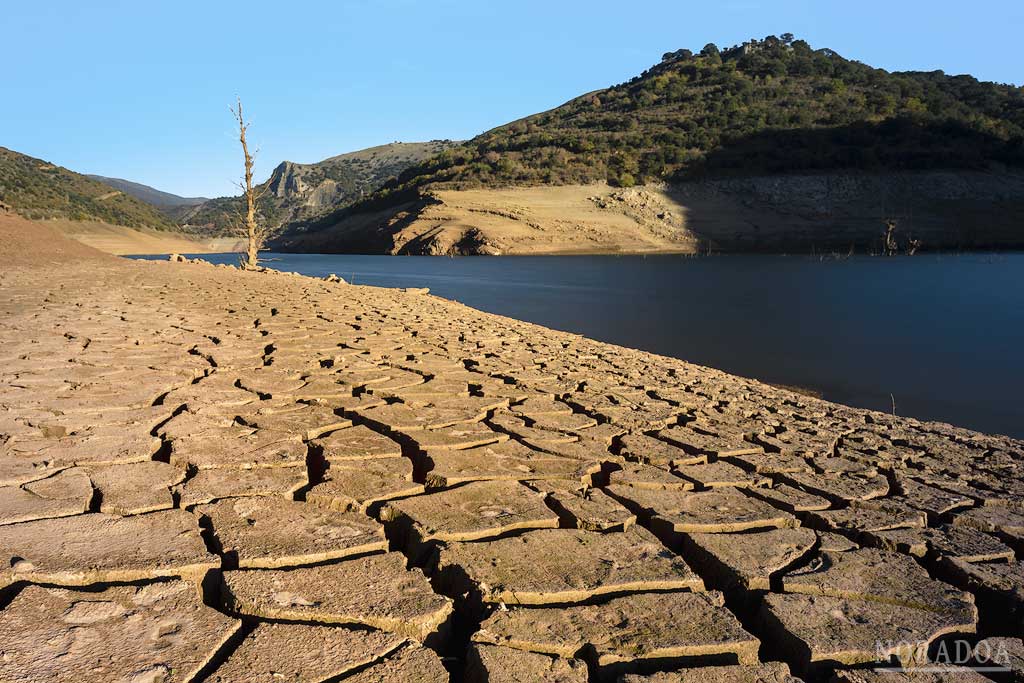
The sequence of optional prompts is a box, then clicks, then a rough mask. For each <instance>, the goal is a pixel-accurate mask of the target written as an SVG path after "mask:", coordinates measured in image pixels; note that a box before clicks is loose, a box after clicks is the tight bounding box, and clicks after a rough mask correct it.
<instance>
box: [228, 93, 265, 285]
mask: <svg viewBox="0 0 1024 683" xmlns="http://www.w3.org/2000/svg"><path fill="white" fill-rule="evenodd" d="M232 113H234V115H235V119H236V120H237V121H238V140H239V142H241V143H242V154H243V155H244V157H245V176H244V183H243V185H242V193H243V195H244V197H245V216H243V217H242V225H243V226H244V227H245V235H246V238H247V240H248V243H247V247H246V253H245V260H244V261H243V264H242V265H243V266H244V267H245V269H246V270H255V269H256V268H258V267H259V262H260V256H259V254H260V248H261V247H263V240H264V235H263V231H262V230H261V229H260V227H259V225H258V224H257V223H256V202H257V200H258V199H259V194H258V193H257V191H256V189H255V188H254V187H253V186H252V166H253V155H252V154H250V153H249V144H248V142H246V139H245V132H246V130H247V129H248V128H249V124H248V123H246V122H245V117H244V116H243V115H242V100H241V98H239V99H238V108H237V109H233V110H232Z"/></svg>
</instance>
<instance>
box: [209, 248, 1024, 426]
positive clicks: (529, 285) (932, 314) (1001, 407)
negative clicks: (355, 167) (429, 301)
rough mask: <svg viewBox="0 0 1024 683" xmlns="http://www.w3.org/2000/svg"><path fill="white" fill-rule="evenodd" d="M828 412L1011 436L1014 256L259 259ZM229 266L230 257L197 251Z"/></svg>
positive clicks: (1022, 383) (1016, 316)
mask: <svg viewBox="0 0 1024 683" xmlns="http://www.w3.org/2000/svg"><path fill="white" fill-rule="evenodd" d="M268 257H269V258H271V259H274V260H272V261H270V262H269V263H268V264H267V265H269V266H271V267H273V268H278V269H280V270H287V271H298V272H300V273H303V274H306V275H313V276H324V275H327V274H330V273H336V274H338V275H340V276H342V277H344V278H345V279H347V280H349V281H350V282H355V283H356V284H363V285H379V286H384V287H429V288H430V290H431V292H432V293H434V294H438V295H440V296H443V297H447V298H449V299H455V300H457V301H460V302H462V303H465V304H468V305H470V306H473V307H474V308H478V309H481V310H484V311H490V312H492V313H500V314H502V315H507V316H511V317H513V318H519V319H522V320H528V321H530V322H535V323H539V324H541V325H546V326H548V327H554V328H557V329H560V330H567V331H571V332H578V333H582V334H584V335H586V336H588V337H592V338H594V339H600V340H602V341H607V342H612V343H615V344H621V345H623V346H630V347H635V348H639V349H644V350H647V351H653V352H655V353H660V354H664V355H667V356H674V357H676V358H682V359H684V360H688V361H692V362H695V363H700V364H702V365H710V366H713V367H716V368H720V369H722V370H726V371H728V372H732V373H735V374H738V375H744V376H747V377H753V378H757V379H760V380H763V381H767V382H773V383H781V384H789V385H797V386H803V387H808V388H812V389H815V390H817V391H820V392H821V393H822V394H823V395H824V396H825V398H827V399H829V400H833V401H838V402H840V403H846V404H849V405H854V406H859V407H863V408H873V409H876V410H884V411H887V412H888V411H891V410H892V403H893V401H895V403H896V412H897V413H898V414H901V415H911V416H914V417H918V418H922V419H935V420H943V421H947V422H952V423H955V424H959V425H963V426H967V427H972V428H975V429H979V430H982V431H988V432H998V433H1003V434H1010V435H1013V436H1017V437H1024V401H1022V400H1021V399H1022V389H1024V360H1022V352H1024V254H992V255H986V254H971V255H924V256H915V257H912V258H907V257H897V258H872V257H854V258H850V259H846V260H841V261H834V260H829V261H821V260H819V259H817V258H812V257H804V256H761V255H751V256H733V255H729V256H710V257H700V258H692V257H682V256H648V257H640V256H572V257H559V256H541V257H523V256H520V257H468V258H454V259H452V258H439V257H424V256H401V257H398V256H348V255H321V254H269V255H268ZM201 258H206V259H208V260H210V261H213V262H215V263H236V262H237V259H238V257H237V255H236V254H214V255H202V256H201Z"/></svg>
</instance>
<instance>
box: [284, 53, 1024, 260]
mask: <svg viewBox="0 0 1024 683" xmlns="http://www.w3.org/2000/svg"><path fill="white" fill-rule="evenodd" d="M1021 169H1024V88H1021V87H1017V86H1013V85H1000V84H995V83H985V82H981V81H978V80H977V79H975V78H973V77H971V76H948V75H946V74H944V73H942V72H941V71H934V72H894V73H891V72H888V71H885V70H882V69H876V68H873V67H870V66H868V65H866V64H862V63H860V62H857V61H853V60H850V59H846V58H844V57H842V56H841V55H839V54H837V53H836V52H834V51H833V50H829V49H813V48H812V47H811V46H810V45H808V44H807V43H806V42H804V41H802V40H795V39H794V38H793V36H792V35H789V34H786V35H783V36H782V37H775V36H769V37H767V38H765V39H764V40H752V41H749V42H747V43H744V44H742V45H738V46H735V47H732V48H728V49H725V50H720V49H719V48H718V47H716V46H715V45H713V44H709V45H707V46H705V47H704V48H703V49H702V50H700V52H697V53H694V52H692V51H690V50H685V49H683V50H678V51H676V52H671V53H668V54H666V55H664V56H663V58H662V60H661V62H660V63H658V64H656V65H654V66H652V67H651V68H650V69H648V70H647V71H645V72H644V73H642V74H641V75H639V76H637V77H635V78H633V79H631V80H630V81H628V82H626V83H622V84H620V85H615V86H612V87H609V88H606V89H603V90H598V91H594V92H591V93H587V94H584V95H581V96H579V97H576V98H574V99H572V100H570V101H569V102H566V103H565V104H563V105H561V106H559V107H556V108H555V109H552V110H550V111H546V112H542V113H538V114H534V115H532V116H528V117H526V118H524V119H520V120H518V121H513V122H511V123H508V124H506V125H503V126H500V127H498V128H495V129H493V130H490V131H487V132H485V133H482V134H481V135H479V136H477V137H476V138H473V139H472V140H469V141H468V142H466V143H464V144H461V145H456V146H453V147H451V148H450V149H447V150H445V151H443V152H442V153H441V154H438V155H436V156H434V157H432V158H430V159H427V160H426V161H424V162H423V163H421V164H418V165H416V166H413V167H411V168H409V169H408V170H406V171H404V172H403V173H402V174H401V175H400V176H399V177H398V178H397V179H396V180H394V181H390V182H388V183H387V184H386V185H385V186H384V187H383V188H381V189H380V190H377V191H376V192H374V193H373V194H372V195H370V196H368V197H366V198H365V199H363V200H361V201H360V202H357V203H356V204H355V205H353V206H351V207H345V208H341V209H339V210H336V211H333V212H331V213H328V214H325V215H323V216H321V217H319V218H317V219H316V220H315V221H308V222H307V223H306V224H304V225H301V226H297V227H298V228H300V229H298V230H292V231H289V232H290V233H292V234H294V235H296V236H301V237H302V239H300V240H298V241H296V242H295V244H296V248H300V247H299V246H298V245H299V244H300V243H301V242H303V241H305V242H307V243H310V244H312V243H313V242H315V243H316V248H317V249H321V250H326V249H330V250H340V251H344V250H348V249H365V248H368V247H367V246H365V245H371V244H372V245H375V246H374V247H373V248H374V249H377V248H380V247H381V246H383V248H384V249H385V250H390V251H395V250H399V249H407V250H408V249H409V248H410V247H409V245H415V247H416V248H417V249H429V250H437V249H442V250H455V251H458V250H461V249H463V247H462V246H460V245H469V246H468V247H466V248H467V249H469V250H470V251H472V250H473V249H477V248H478V245H480V244H482V243H483V242H485V241H486V240H487V238H488V235H483V236H481V235H480V234H478V233H479V232H480V230H478V228H479V227H480V226H481V225H482V224H483V223H482V221H483V220H484V219H483V216H484V213H482V211H483V210H484V209H486V207H480V206H478V207H477V208H476V209H474V211H473V212H470V213H472V214H473V215H467V216H462V215H461V214H459V217H458V221H457V222H458V224H459V230H460V231H461V233H460V234H461V235H462V237H460V234H453V235H450V236H449V237H450V239H448V240H447V241H446V242H445V243H444V244H436V243H435V242H436V240H433V239H432V238H427V232H431V231H432V234H435V233H437V231H438V229H439V227H440V226H442V225H443V222H442V221H440V219H439V218H438V217H439V216H445V215H454V213H453V212H448V211H447V209H446V208H445V207H447V206H449V205H450V203H451V201H452V200H454V201H456V203H460V202H461V200H460V199H459V198H458V197H452V196H451V195H446V197H445V199H444V200H442V199H441V198H440V193H443V192H451V191H465V190H473V189H481V190H494V191H498V190H503V189H506V188H514V187H536V186H559V185H589V184H599V183H607V184H608V185H610V186H612V187H613V188H616V187H618V188H628V187H631V186H634V185H655V184H662V183H667V184H669V185H672V186H677V187H685V186H688V184H692V183H695V182H710V181H713V180H716V179H720V180H725V179H737V178H754V177H760V178H773V177H778V176H782V175H800V174H805V175H806V174H819V175H820V174H833V175H844V174H846V175H848V174H865V173H867V174H872V173H874V174H894V173H895V174H904V173H932V172H938V171H949V170H953V171H957V172H971V173H994V174H1000V173H1004V172H1010V173H1018V174H1019V173H1020V170H1021ZM733 185H735V183H734V184H733ZM733 185H730V187H732V186H733ZM762 185H763V186H764V187H765V188H767V187H768V185H767V184H765V183H762ZM777 185H778V184H777ZM812 185H813V183H811V184H808V183H790V184H788V185H785V187H792V188H796V187H811V186H812ZM855 185H856V187H858V188H869V187H874V185H873V184H872V183H870V182H864V183H855ZM912 185H913V183H911V184H910V185H907V187H911V186H912ZM1011 185H1012V186H1013V187H1017V186H1018V183H1017V182H1016V181H1014V182H1013V183H1011ZM778 186H779V187H780V188H781V187H783V185H778ZM885 186H886V185H885V183H883V184H882V187H885ZM827 187H831V188H832V189H830V190H829V191H830V192H832V191H838V190H839V189H840V187H839V186H827ZM765 191H766V192H767V189H766V190H765ZM851 191H852V190H851ZM683 194H687V193H686V192H684V193H683ZM689 194H693V193H692V192H691V193H689ZM1008 198H1012V199H1013V201H1014V202H1017V201H1019V200H1020V199H1021V198H1020V197H1018V196H1017V195H1016V194H1014V195H1013V196H1012V197H1008ZM795 199H796V200H797V203H798V204H809V203H811V202H812V200H813V198H812V197H811V196H810V195H808V196H806V197H805V196H801V197H796V198H795ZM820 199H821V201H819V202H818V203H819V207H818V210H817V215H818V216H819V217H820V218H821V219H822V221H824V223H822V225H823V227H824V229H823V230H822V231H820V232H819V233H818V234H817V235H816V238H815V239H817V240H820V241H819V242H818V243H817V244H819V245H821V244H831V243H832V242H833V240H832V239H831V238H832V237H834V235H830V234H829V229H830V228H828V226H827V225H825V223H827V220H828V217H829V216H832V215H833V213H830V211H831V209H829V203H830V199H829V197H828V196H825V197H821V198H820ZM862 199H863V202H862V203H858V202H860V198H856V201H854V198H851V197H843V198H842V201H844V202H846V203H848V204H849V205H850V206H853V205H856V206H858V207H860V208H858V209H857V211H858V212H862V213H863V215H864V216H865V218H864V221H865V222H864V223H863V228H864V229H867V228H868V227H870V230H871V231H875V229H876V227H877V225H878V224H880V223H881V221H882V219H883V218H884V217H886V216H887V215H890V214H889V212H892V211H893V210H894V208H893V204H894V203H895V202H896V201H897V200H896V199H892V200H890V201H888V202H887V201H886V200H885V199H884V198H880V197H878V196H877V195H870V194H867V195H865V196H864V197H863V198H862ZM734 200H735V201H736V202H740V203H742V202H744V201H748V202H749V197H748V198H746V199H744V198H743V197H741V196H736V197H735V198H731V199H730V200H729V201H730V202H731V201H734ZM602 201H603V200H602ZM772 201H773V205H774V206H785V205H786V204H787V203H788V202H789V197H788V196H786V195H785V193H784V192H782V191H781V190H780V191H779V192H778V194H777V196H774V197H773V199H772ZM898 201H900V202H902V201H903V200H902V198H900V199H899V200H898ZM850 202H853V204H850ZM471 203H474V204H479V201H478V198H473V199H472V202H471ZM441 204H444V206H441ZM958 206H959V205H958ZM1015 206H1016V204H1015ZM872 207H873V208H872ZM505 208H507V207H505ZM950 209H954V210H955V206H954V205H949V206H946V207H945V210H946V211H947V212H948V211H949V210H950ZM497 210H499V211H505V209H504V208H501V207H498V209H497ZM869 211H870V212H873V218H871V221H873V223H871V224H870V226H869V223H868V222H867V221H868V218H867V216H868V212H869ZM907 212H908V213H909V212H910V210H909V209H908V210H907ZM492 213H493V212H492ZM506 213H507V212H506ZM756 215H757V213H756V212H755V213H754V216H755V217H756ZM975 215H976V212H974V211H973V209H972V211H971V212H969V213H968V214H965V216H964V217H965V218H969V217H970V216H975ZM1002 215H1005V216H1009V215H1010V214H1009V213H1007V212H1004V213H1003V214H1002ZM421 216H429V217H430V220H423V221H420V222H419V224H418V225H417V219H418V218H419V217H421ZM808 216H810V218H809V220H811V219H812V218H813V216H811V214H808ZM691 217H692V216H691ZM488 220H491V219H488ZM573 220H575V219H574V218H573V217H571V216H566V217H565V220H564V221H563V223H566V222H571V221H573ZM851 220H852V219H851ZM857 220H860V219H857ZM448 222H449V223H450V224H452V225H454V224H455V223H456V221H448ZM520 222H521V221H520ZM812 222H813V221H812ZM904 223H905V224H906V221H904ZM858 225H859V224H858ZM410 226H413V227H414V228H415V229H414V230H413V233H414V234H411V233H410ZM563 227H564V226H563ZM691 227H692V226H691ZM583 229H584V227H581V230H583ZM861 229H862V228H861V227H858V228H856V230H853V229H851V230H852V232H849V233H844V234H843V235H842V236H841V240H842V242H843V243H844V244H846V245H850V244H851V243H852V242H856V243H858V244H864V234H862V233H858V232H857V231H859V230H861ZM474 230H476V232H474ZM746 230H748V231H750V232H751V235H750V236H751V239H750V240H749V241H747V242H744V241H743V240H739V242H738V243H746V244H748V245H749V244H756V243H758V240H759V238H758V236H757V234H756V230H757V228H756V225H753V226H751V225H748V226H747V227H746ZM979 230H980V232H979V237H978V239H977V240H975V241H974V242H973V243H975V244H978V243H983V242H982V241H981V240H983V239H986V237H985V228H984V226H982V225H979ZM399 232H401V233H402V235H401V240H397V239H392V238H394V237H396V236H397V235H398V233H399ZM314 233H324V234H322V235H317V236H315V239H314ZM1018 233H1024V231H1018ZM329 234H334V235H336V236H337V239H334V238H330V237H329V236H328V235H329ZM524 234H528V233H524ZM851 235H856V239H855V240H850V241H847V240H848V238H849V237H850V236H851ZM420 236H423V237H424V239H419V237H420ZM1022 237H1024V235H1022ZM470 238H471V239H470ZM694 238H695V239H697V240H698V241H700V240H701V236H700V235H699V234H698V235H696V236H695V237H694ZM992 239H993V240H995V239H996V238H995V237H992ZM734 242H735V241H734ZM950 243H951V244H952V243H955V244H968V243H971V242H969V241H961V242H950ZM993 243H996V244H1002V243H1005V242H1004V241H1003V240H1002V238H999V239H998V240H997V241H995V242H993ZM513 246H514V245H513ZM789 246H792V245H789ZM804 246H807V247H808V248H811V246H812V245H811V244H807V245H804ZM787 248H789V247H787Z"/></svg>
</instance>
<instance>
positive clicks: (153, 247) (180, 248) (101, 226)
mask: <svg viewBox="0 0 1024 683" xmlns="http://www.w3.org/2000/svg"><path fill="white" fill-rule="evenodd" d="M46 224H47V225H49V226H51V227H52V228H53V229H55V230H57V231H59V232H60V233H61V234H63V235H66V236H67V237H70V238H72V239H74V240H77V241H79V242H81V243H83V244H88V245H89V246H90V247H95V248H96V249H99V250H100V251H105V252H107V253H108V254H170V253H175V252H177V253H183V254H204V253H208V252H210V251H212V249H210V248H209V247H208V246H207V245H206V244H205V243H200V242H195V241H193V240H191V239H188V238H187V237H185V236H184V235H181V234H179V233H173V232H166V231H158V230H145V229H139V230H136V229H133V228H126V227H124V226H122V225H110V224H109V223H101V222H99V221H68V220H55V221H47V222H46Z"/></svg>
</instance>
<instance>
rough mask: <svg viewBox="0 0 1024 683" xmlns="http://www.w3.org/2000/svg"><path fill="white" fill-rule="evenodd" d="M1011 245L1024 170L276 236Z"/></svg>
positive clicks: (1023, 203)
mask: <svg viewBox="0 0 1024 683" xmlns="http://www.w3.org/2000/svg"><path fill="white" fill-rule="evenodd" d="M890 220H891V221H895V222H896V225H897V231H896V238H897V242H898V244H899V245H900V248H901V249H903V248H906V247H907V246H908V245H909V244H910V242H911V240H915V241H919V242H920V247H921V248H922V249H925V250H936V249H986V248H1021V247H1024V228H1022V226H1024V173H1013V172H1000V173H989V172H981V171H925V172H913V173H883V174H868V173H827V174H805V175H783V176H759V177H746V178H725V179H717V180H706V181H699V182H697V181H694V182H687V183H679V184H674V185H648V186H641V187H634V188H629V189H621V188H612V187H609V186H608V185H605V184H595V185H566V186H541V187H525V188H504V189H474V190H435V191H432V192H430V193H429V194H428V195H426V196H425V197H424V198H423V199H422V200H421V201H419V202H410V203H407V204H405V205H400V206H394V207H390V208H388V209H384V210H379V211H377V212H366V213H356V214H351V215H346V216H343V218H341V220H340V221H338V222H337V223H335V224H333V225H328V226H326V227H323V228H320V229H314V230H311V231H309V232H306V233H298V234H292V235H288V236H287V238H286V239H284V240H281V241H280V242H279V243H278V244H277V248H280V249H284V250H290V251H309V252H329V253H334V252H337V253H392V254H620V253H653V252H661V253H671V252H683V253H686V252H698V251H699V252H705V251H725V252H728V251H731V252H784V251H794V252H803V253H812V252H814V253H820V252H823V251H841V252H843V253H845V252H847V251H848V250H850V249H851V248H853V249H855V250H856V251H858V252H878V251H879V250H880V249H881V242H882V235H883V233H884V230H885V224H886V222H887V221H890Z"/></svg>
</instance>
